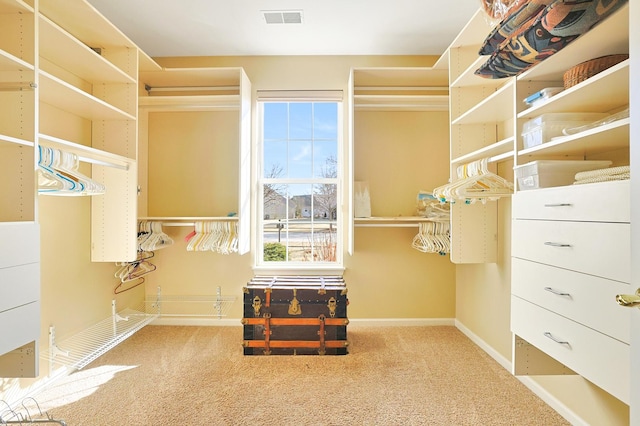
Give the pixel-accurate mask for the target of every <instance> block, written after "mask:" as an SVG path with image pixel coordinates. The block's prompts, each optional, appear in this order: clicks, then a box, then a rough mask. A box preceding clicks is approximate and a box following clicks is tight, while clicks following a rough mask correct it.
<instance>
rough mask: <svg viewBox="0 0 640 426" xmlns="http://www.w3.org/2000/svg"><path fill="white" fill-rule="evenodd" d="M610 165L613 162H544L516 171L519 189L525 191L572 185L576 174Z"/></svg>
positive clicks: (520, 167)
mask: <svg viewBox="0 0 640 426" xmlns="http://www.w3.org/2000/svg"><path fill="white" fill-rule="evenodd" d="M610 165H611V161H569V160H542V161H532V162H530V163H527V164H523V165H521V166H516V167H514V170H515V172H516V179H517V180H518V189H519V190H520V191H525V190H528V189H538V188H549V187H552V186H564V185H572V184H573V182H574V181H575V176H576V173H578V172H584V171H587V170H598V169H604V168H607V167H609V166H610Z"/></svg>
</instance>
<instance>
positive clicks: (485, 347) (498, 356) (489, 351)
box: [455, 320, 511, 372]
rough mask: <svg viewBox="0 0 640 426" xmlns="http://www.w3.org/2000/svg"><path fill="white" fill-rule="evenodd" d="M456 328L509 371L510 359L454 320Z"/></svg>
mask: <svg viewBox="0 0 640 426" xmlns="http://www.w3.org/2000/svg"><path fill="white" fill-rule="evenodd" d="M455 325H456V328H457V329H458V330H460V331H461V332H462V334H464V335H465V336H467V337H468V338H469V339H470V340H471V341H472V342H473V343H475V344H476V345H478V346H479V347H480V349H482V350H483V351H485V352H486V353H487V354H488V355H489V356H490V357H491V358H493V359H494V360H495V361H496V362H497V363H498V364H500V365H501V366H502V367H504V369H505V370H507V371H509V372H511V361H509V360H508V359H507V358H505V357H504V356H503V355H502V354H500V353H499V352H498V351H496V350H495V349H493V347H492V346H491V345H489V344H488V343H487V342H485V341H484V340H482V339H481V338H480V337H479V336H478V335H477V334H475V333H473V332H472V331H471V330H469V329H468V328H467V327H465V326H464V324H462V323H461V322H460V321H458V320H456V323H455Z"/></svg>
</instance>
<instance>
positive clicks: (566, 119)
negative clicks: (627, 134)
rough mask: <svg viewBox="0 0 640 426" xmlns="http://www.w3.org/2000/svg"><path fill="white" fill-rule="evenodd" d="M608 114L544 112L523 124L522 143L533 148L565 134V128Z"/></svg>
mask: <svg viewBox="0 0 640 426" xmlns="http://www.w3.org/2000/svg"><path fill="white" fill-rule="evenodd" d="M606 116H607V114H603V113H599V112H577V113H576V112H559V113H549V114H542V115H540V116H538V117H536V118H533V119H531V120H529V121H527V122H526V123H524V125H523V126H522V143H523V146H524V148H525V149H526V148H531V147H534V146H537V145H540V144H543V143H545V142H549V141H550V140H551V139H552V138H555V137H557V136H563V134H562V131H563V130H564V129H570V128H572V127H578V126H584V125H585V124H589V123H593V122H594V121H597V120H601V119H603V118H604V117H606Z"/></svg>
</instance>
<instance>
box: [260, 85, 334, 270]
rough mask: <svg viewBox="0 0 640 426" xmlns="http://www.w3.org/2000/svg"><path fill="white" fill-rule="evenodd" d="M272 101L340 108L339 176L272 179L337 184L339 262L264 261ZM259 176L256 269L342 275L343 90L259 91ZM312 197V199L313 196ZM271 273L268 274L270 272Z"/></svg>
mask: <svg viewBox="0 0 640 426" xmlns="http://www.w3.org/2000/svg"><path fill="white" fill-rule="evenodd" d="M272 102H282V103H335V104H336V107H337V117H336V124H337V134H336V145H337V146H336V162H337V164H336V177H335V178H314V177H310V178H269V180H270V182H269V183H272V184H308V185H310V184H335V185H336V220H335V223H336V225H337V229H336V231H335V238H336V260H335V262H318V261H289V260H285V261H265V260H264V231H263V226H264V220H265V219H264V185H265V178H264V167H265V164H264V143H265V141H264V104H265V103H272ZM256 111H257V114H256V117H257V122H256V130H257V135H256V138H255V140H256V144H257V147H256V151H255V152H256V157H257V158H256V173H255V179H254V183H255V188H256V191H255V198H254V200H255V201H256V220H255V225H256V232H255V234H254V235H255V237H254V243H255V255H254V270H259V271H264V272H265V273H277V272H278V271H282V272H285V273H286V272H289V271H292V270H294V271H296V272H298V273H301V274H325V275H326V274H331V273H335V274H342V271H344V266H343V265H344V263H343V261H344V259H343V258H344V255H343V252H344V249H345V245H344V244H345V242H344V236H345V230H344V229H343V228H344V226H343V224H344V223H346V222H345V221H344V214H345V212H344V211H343V202H342V198H343V197H344V190H345V188H344V185H343V182H344V179H343V175H344V151H343V148H344V100H343V96H342V91H284V92H280V91H258V96H257V105H256ZM312 198H313V197H312ZM267 271H268V272H267Z"/></svg>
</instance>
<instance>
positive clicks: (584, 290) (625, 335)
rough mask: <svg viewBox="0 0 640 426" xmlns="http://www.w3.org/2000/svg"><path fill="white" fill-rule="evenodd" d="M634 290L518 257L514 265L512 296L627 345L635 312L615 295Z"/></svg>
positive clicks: (620, 284)
mask: <svg viewBox="0 0 640 426" xmlns="http://www.w3.org/2000/svg"><path fill="white" fill-rule="evenodd" d="M633 291H635V290H633ZM633 291H631V286H630V285H629V284H626V283H621V282H618V281H611V280H607V279H604V278H598V277H594V276H593V275H587V274H581V273H578V272H573V271H569V270H566V269H561V268H556V267H554V266H548V265H542V264H540V263H536V262H530V261H527V260H522V259H517V258H514V259H513V261H512V263H511V293H512V294H514V295H516V296H518V297H520V298H522V299H525V300H528V301H529V302H532V303H535V304H536V305H539V306H542V307H543V308H546V309H549V310H550V311H553V312H556V313H557V314H560V315H562V316H565V317H567V318H569V319H572V320H574V321H577V322H579V323H581V324H584V325H586V326H588V327H591V328H593V329H594V330H597V331H600V332H602V333H604V334H606V335H609V336H611V337H613V338H615V339H618V340H621V341H623V342H626V343H629V337H630V329H629V326H630V322H631V310H630V309H625V308H623V307H621V306H619V305H618V304H617V303H616V301H615V296H616V294H628V293H630V292H631V293H633Z"/></svg>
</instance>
